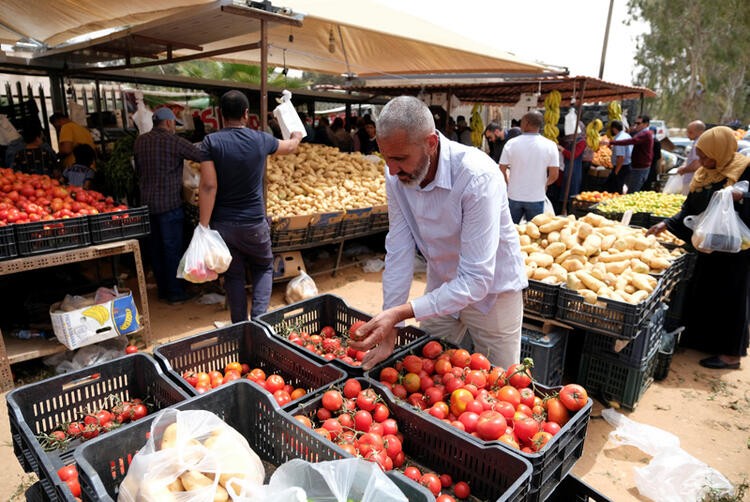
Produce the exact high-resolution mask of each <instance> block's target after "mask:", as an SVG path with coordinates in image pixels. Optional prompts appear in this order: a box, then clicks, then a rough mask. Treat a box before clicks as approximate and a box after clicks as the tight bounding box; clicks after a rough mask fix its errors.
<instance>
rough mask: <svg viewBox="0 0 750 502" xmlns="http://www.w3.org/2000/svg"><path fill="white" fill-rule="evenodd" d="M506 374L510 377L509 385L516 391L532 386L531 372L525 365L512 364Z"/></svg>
mask: <svg viewBox="0 0 750 502" xmlns="http://www.w3.org/2000/svg"><path fill="white" fill-rule="evenodd" d="M524 361H525V360H524ZM506 374H507V375H508V383H509V384H510V385H512V386H513V387H515V388H516V389H522V388H524V387H528V386H529V385H531V371H530V370H529V367H528V366H526V365H525V363H516V364H511V365H510V366H509V367H508V371H507V372H506Z"/></svg>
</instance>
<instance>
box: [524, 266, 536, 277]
mask: <svg viewBox="0 0 750 502" xmlns="http://www.w3.org/2000/svg"><path fill="white" fill-rule="evenodd" d="M534 265H536V263H534ZM524 268H525V270H526V278H527V279H531V278H532V277H534V270H536V269H537V267H530V266H528V265H526V266H525V267H524Z"/></svg>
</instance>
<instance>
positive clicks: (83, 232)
mask: <svg viewBox="0 0 750 502" xmlns="http://www.w3.org/2000/svg"><path fill="white" fill-rule="evenodd" d="M13 228H14V231H15V234H16V246H17V248H18V254H19V255H20V256H33V255H38V254H44V253H52V252H55V251H64V250H66V249H75V248H81V247H84V246H88V245H89V244H91V234H90V232H89V220H88V217H87V216H81V217H78V218H67V219H62V220H49V221H38V222H34V223H23V224H20V225H13Z"/></svg>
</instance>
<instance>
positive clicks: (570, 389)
mask: <svg viewBox="0 0 750 502" xmlns="http://www.w3.org/2000/svg"><path fill="white" fill-rule="evenodd" d="M588 400H589V395H588V393H587V392H586V389H584V388H583V387H581V386H580V385H578V384H575V383H569V384H567V385H565V386H563V388H562V389H561V390H560V401H561V402H562V404H563V405H564V406H565V407H566V408H567V409H568V410H570V411H573V412H576V411H578V410H580V409H581V408H583V407H584V406H586V403H587V402H588Z"/></svg>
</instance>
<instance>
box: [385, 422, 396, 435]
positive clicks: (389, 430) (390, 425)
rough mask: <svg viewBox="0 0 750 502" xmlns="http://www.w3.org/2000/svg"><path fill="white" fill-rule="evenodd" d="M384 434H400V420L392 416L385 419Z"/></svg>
mask: <svg viewBox="0 0 750 502" xmlns="http://www.w3.org/2000/svg"><path fill="white" fill-rule="evenodd" d="M383 434H384V435H386V436H387V435H388V434H398V422H396V421H395V420H394V419H392V418H388V419H386V420H383Z"/></svg>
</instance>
